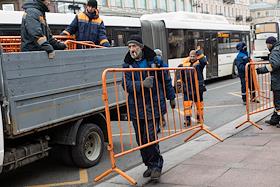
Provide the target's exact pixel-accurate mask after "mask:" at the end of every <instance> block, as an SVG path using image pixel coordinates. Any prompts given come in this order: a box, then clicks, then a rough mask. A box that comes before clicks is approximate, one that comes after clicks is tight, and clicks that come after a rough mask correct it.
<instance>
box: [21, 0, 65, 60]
mask: <svg viewBox="0 0 280 187" xmlns="http://www.w3.org/2000/svg"><path fill="white" fill-rule="evenodd" d="M49 3H50V1H49V0H27V1H26V2H25V3H24V5H23V7H22V8H23V9H24V10H25V12H24V14H23V18H22V24H21V51H23V52H24V51H46V52H47V53H48V55H49V58H53V57H54V55H55V52H54V50H64V49H65V48H66V47H67V46H66V45H65V44H64V43H62V42H59V41H57V40H56V39H55V38H53V36H52V33H51V31H50V29H49V26H48V24H47V21H46V15H45V13H46V12H49V9H48V5H49Z"/></svg>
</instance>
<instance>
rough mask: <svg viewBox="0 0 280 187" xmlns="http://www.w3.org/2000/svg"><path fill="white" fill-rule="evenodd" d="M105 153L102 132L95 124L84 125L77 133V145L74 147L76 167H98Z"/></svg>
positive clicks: (73, 157) (73, 156)
mask: <svg viewBox="0 0 280 187" xmlns="http://www.w3.org/2000/svg"><path fill="white" fill-rule="evenodd" d="M103 151H104V136H103V133H102V130H101V129H100V128H99V127H98V126H97V125H95V124H93V123H86V124H82V125H81V126H80V128H79V130H78V133H77V139H76V145H75V146H73V147H72V150H71V152H72V159H73V162H74V163H75V165H77V166H78V167H81V168H88V167H92V166H94V165H96V164H97V163H98V162H99V161H100V159H101V157H102V155H103Z"/></svg>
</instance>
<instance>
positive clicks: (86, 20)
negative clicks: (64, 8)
mask: <svg viewBox="0 0 280 187" xmlns="http://www.w3.org/2000/svg"><path fill="white" fill-rule="evenodd" d="M63 34H67V35H73V34H75V35H76V37H77V40H78V41H92V42H94V43H95V44H97V45H103V46H105V47H109V46H110V43H109V41H108V40H107V36H106V29H105V25H104V22H103V20H102V19H101V18H100V17H99V15H98V11H96V13H95V14H93V15H92V14H89V13H87V12H81V13H79V14H78V15H76V17H75V18H74V20H73V21H72V23H71V24H70V25H69V26H68V27H67V28H66V29H65V30H64V31H63Z"/></svg>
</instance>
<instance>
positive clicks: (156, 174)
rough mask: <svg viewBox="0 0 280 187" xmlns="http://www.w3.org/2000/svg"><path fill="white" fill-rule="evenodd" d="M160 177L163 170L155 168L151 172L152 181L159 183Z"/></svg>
mask: <svg viewBox="0 0 280 187" xmlns="http://www.w3.org/2000/svg"><path fill="white" fill-rule="evenodd" d="M160 176H161V170H159V169H157V168H153V169H152V172H151V179H152V180H156V181H157V180H159V178H160Z"/></svg>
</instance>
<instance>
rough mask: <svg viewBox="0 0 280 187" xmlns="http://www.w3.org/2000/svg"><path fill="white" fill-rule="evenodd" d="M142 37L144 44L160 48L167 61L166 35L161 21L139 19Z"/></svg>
mask: <svg viewBox="0 0 280 187" xmlns="http://www.w3.org/2000/svg"><path fill="white" fill-rule="evenodd" d="M141 29H142V30H141V31H142V38H143V42H144V44H145V45H147V46H148V47H150V48H152V49H160V50H161V51H162V55H163V59H164V61H165V62H166V63H167V62H168V55H167V35H166V29H165V24H164V22H163V21H141Z"/></svg>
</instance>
